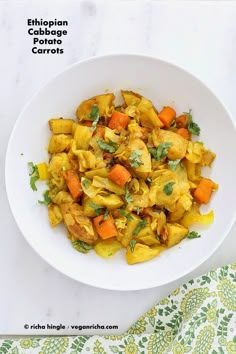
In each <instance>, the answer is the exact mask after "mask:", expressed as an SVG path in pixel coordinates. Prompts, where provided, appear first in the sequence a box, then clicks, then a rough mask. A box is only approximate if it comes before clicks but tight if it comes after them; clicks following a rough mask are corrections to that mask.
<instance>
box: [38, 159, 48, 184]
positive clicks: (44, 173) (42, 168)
mask: <svg viewBox="0 0 236 354" xmlns="http://www.w3.org/2000/svg"><path fill="white" fill-rule="evenodd" d="M37 167H38V172H39V179H41V181H45V180H47V179H48V177H49V174H48V165H47V164H46V163H45V162H42V163H38V164H37Z"/></svg>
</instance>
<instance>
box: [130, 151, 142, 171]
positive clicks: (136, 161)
mask: <svg viewBox="0 0 236 354" xmlns="http://www.w3.org/2000/svg"><path fill="white" fill-rule="evenodd" d="M140 156H142V151H140V150H134V151H133V152H132V154H131V155H130V157H129V160H130V165H131V166H132V167H134V168H137V167H139V166H140V165H143V164H144V163H143V161H141V160H140Z"/></svg>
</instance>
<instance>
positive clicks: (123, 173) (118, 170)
mask: <svg viewBox="0 0 236 354" xmlns="http://www.w3.org/2000/svg"><path fill="white" fill-rule="evenodd" d="M108 178H110V179H111V180H112V181H113V182H115V183H116V184H118V185H119V186H120V187H124V185H125V183H126V182H128V181H129V179H130V178H131V174H130V173H129V171H128V170H127V169H126V168H125V167H124V166H122V165H119V164H116V165H114V166H113V167H112V169H111V171H110V172H109V173H108Z"/></svg>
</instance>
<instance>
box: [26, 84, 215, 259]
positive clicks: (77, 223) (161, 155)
mask: <svg viewBox="0 0 236 354" xmlns="http://www.w3.org/2000/svg"><path fill="white" fill-rule="evenodd" d="M121 96H122V98H123V101H124V102H123V103H120V104H119V106H115V104H114V99H115V96H114V94H113V93H107V94H101V95H98V96H95V97H92V98H90V99H87V100H85V101H83V102H82V103H80V105H79V107H78V108H77V110H76V116H77V120H76V121H74V120H73V119H68V118H65V119H63V118H54V119H50V120H49V127H50V130H51V132H52V136H51V138H50V141H49V145H48V153H49V154H50V158H49V162H48V163H46V162H42V163H39V164H37V165H34V164H33V162H30V163H29V167H30V171H29V175H30V186H31V188H32V189H33V190H34V191H37V186H36V184H38V183H39V180H44V181H47V185H48V186H47V188H45V192H43V197H42V196H41V198H40V199H39V204H44V205H45V206H46V207H47V208H48V218H49V221H50V224H51V226H52V227H56V226H57V225H58V224H60V223H64V225H65V227H66V229H67V235H68V237H69V239H70V240H71V243H72V246H73V247H74V249H75V250H77V251H79V252H81V253H83V254H84V256H85V257H86V253H88V252H91V251H92V250H93V249H94V251H95V252H96V254H97V255H98V256H101V257H103V258H106V259H108V260H109V258H111V257H113V256H114V255H115V253H116V252H118V251H119V250H120V249H121V248H125V249H126V253H125V257H126V261H127V263H128V264H129V265H131V264H136V263H141V262H146V261H149V260H151V259H153V258H156V257H157V256H159V255H160V254H162V252H165V250H166V249H168V248H170V247H174V246H175V245H177V244H178V243H180V242H182V240H183V239H187V240H186V241H184V242H198V241H197V239H198V238H199V237H201V235H200V234H199V233H198V232H197V230H191V229H189V227H191V225H194V224H196V225H197V224H198V223H202V224H205V225H208V224H210V223H212V222H213V220H214V212H213V211H212V210H211V211H209V212H208V213H206V214H204V215H202V214H201V211H200V208H201V205H202V204H207V203H209V201H210V198H211V195H212V193H213V192H215V191H216V190H217V184H216V183H215V182H213V181H212V180H210V179H207V178H204V177H203V176H202V175H203V170H202V168H203V167H204V168H205V167H208V168H210V167H211V165H212V162H213V161H214V159H215V157H216V156H215V154H214V153H213V152H211V151H210V150H209V149H207V148H205V146H204V144H203V143H202V142H200V141H192V136H193V135H199V134H200V127H199V126H198V124H197V123H196V122H194V121H193V114H192V110H191V109H189V110H188V111H187V112H183V113H181V112H178V115H177V118H176V110H175V109H174V107H170V106H165V107H164V108H163V109H161V110H160V111H159V113H158V110H157V108H156V107H155V106H154V105H153V103H152V101H150V100H149V99H147V98H145V97H143V96H141V95H140V94H138V93H135V92H132V91H127V90H121ZM191 239H192V240H193V241H190V240H191ZM194 239H195V241H194Z"/></svg>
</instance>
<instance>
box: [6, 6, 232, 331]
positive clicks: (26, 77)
mask: <svg viewBox="0 0 236 354" xmlns="http://www.w3.org/2000/svg"><path fill="white" fill-rule="evenodd" d="M29 17H31V18H34V17H37V18H44V19H54V18H57V19H63V20H68V21H69V27H68V36H67V37H66V38H64V50H65V54H63V55H33V54H32V53H31V38H30V37H29V35H28V34H27V26H26V19H27V18H29ZM235 18H236V2H235V1H222V2H221V1H217V2H214V1H210V2H207V1H200V2H194V1H184V2H181V1H178V2H167V1H161V2H158V1H148V0H147V1H108V0H107V1H93V0H84V1H57V2H50V3H49V2H46V1H45V2H43V1H40V2H31V1H0V43H1V56H0V62H1V65H0V77H1V79H0V107H1V129H0V135H1V136H0V144H1V145H0V146H1V149H0V154H1V155H0V188H1V198H0V210H1V238H0V289H1V290H0V334H1V335H10V334H34V335H36V334H42V333H44V334H81V333H89V334H93V333H108V332H110V333H111V334H114V333H121V332H123V331H125V330H126V329H127V328H128V327H129V326H130V325H131V324H132V323H133V322H134V321H135V320H136V319H137V318H138V317H139V316H140V315H141V314H143V313H144V311H146V310H148V309H149V307H151V306H152V305H154V304H155V303H156V302H158V301H159V300H161V299H162V298H163V297H165V296H166V295H168V294H169V292H170V291H172V290H174V288H176V287H177V286H179V285H181V284H182V283H183V282H185V281H187V280H189V279H190V278H192V277H195V276H197V275H200V274H202V273H204V272H206V271H208V270H209V269H211V268H214V267H217V266H220V265H223V264H226V263H229V262H233V261H236V255H235V246H236V241H235V237H236V228H235V227H234V228H233V230H232V231H231V233H230V235H228V237H227V239H226V240H225V242H224V244H223V245H222V247H221V248H220V249H219V250H218V251H217V252H216V253H215V254H214V255H213V256H212V257H211V258H210V259H209V260H208V261H207V262H205V263H204V264H203V265H202V266H201V267H199V268H198V269H196V270H195V271H194V272H193V273H191V274H189V275H188V276H186V277H184V278H182V279H180V280H178V281H176V282H174V283H172V284H169V285H168V286H164V287H162V288H154V289H151V290H145V291H135V292H123V293H122V292H112V291H105V290H100V289H96V288H93V287H89V286H86V285H83V284H80V283H77V282H75V281H73V280H71V279H69V278H67V277H66V276H64V275H62V274H60V273H58V272H57V271H56V270H54V269H52V268H51V267H50V266H48V265H47V264H46V263H45V262H44V261H43V260H42V259H41V258H40V257H39V256H38V255H37V254H36V253H35V252H34V251H33V250H32V249H31V248H30V246H29V245H28V244H27V243H26V241H25V240H24V238H23V236H22V235H21V233H20V232H19V230H18V228H17V226H16V224H15V222H14V219H13V217H12V215H11V212H10V210H9V206H8V202H7V197H6V193H5V185H4V159H5V153H6V147H7V142H8V139H9V136H10V133H11V130H12V128H13V125H14V123H15V121H16V118H17V116H18V114H19V112H20V111H21V109H22V108H23V106H24V105H25V103H26V102H27V100H28V99H29V98H30V97H31V96H32V95H33V93H34V92H35V91H36V90H38V89H39V88H40V87H41V86H42V85H43V84H44V83H45V82H46V81H47V80H48V79H49V78H51V77H52V76H53V75H55V74H57V73H59V72H60V71H61V70H63V69H64V68H65V67H66V66H67V65H70V64H72V63H74V62H75V61H77V60H80V59H84V58H87V57H89V56H94V55H102V54H107V53H119V52H123V53H124V52H129V53H144V54H150V55H153V56H157V57H159V58H163V59H167V60H169V61H171V62H174V63H176V64H178V65H180V66H183V67H184V68H186V69H188V70H189V71H190V72H192V73H193V74H196V75H197V76H198V77H199V78H200V79H202V80H203V81H205V83H207V84H208V86H209V87H211V88H212V89H213V91H214V92H215V93H216V94H217V95H218V96H219V97H220V98H221V99H222V101H223V102H224V103H225V104H226V105H227V106H228V108H229V109H230V110H231V112H232V113H233V115H234V116H236V101H235V89H236V21H235ZM224 138H227V137H224ZM16 176H17V171H16ZM16 178H17V177H16ZM47 323H48V324H53V325H58V324H60V323H61V324H64V325H65V326H66V327H68V326H71V325H91V324H97V323H98V324H100V325H103V324H104V325H118V326H119V329H118V330H110V331H109V330H108V331H106V330H103V331H101V330H90V331H88V330H87V331H86V330H84V331H82V332H80V331H78V330H72V329H69V328H67V329H66V330H65V331H58V332H57V331H52V330H45V331H40V330H26V329H24V324H29V325H33V324H36V325H37V324H40V325H43V324H47Z"/></svg>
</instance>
